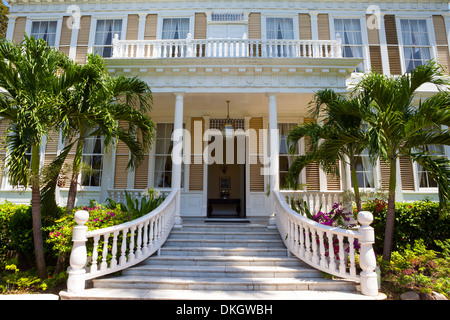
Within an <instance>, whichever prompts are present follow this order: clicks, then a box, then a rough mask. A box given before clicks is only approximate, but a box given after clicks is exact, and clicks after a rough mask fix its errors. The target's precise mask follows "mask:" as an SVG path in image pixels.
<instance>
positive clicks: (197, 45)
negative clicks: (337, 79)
mask: <svg viewBox="0 0 450 320" xmlns="http://www.w3.org/2000/svg"><path fill="white" fill-rule="evenodd" d="M194 57H199V58H342V50H341V41H340V38H339V37H338V38H337V40H261V39H192V37H191V35H190V34H188V36H187V38H186V39H178V40H119V39H118V36H117V35H115V36H114V39H113V55H112V58H113V59H116V58H120V59H122V58H141V59H142V58H144V59H149V58H194Z"/></svg>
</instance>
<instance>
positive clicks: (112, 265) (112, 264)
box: [111, 231, 119, 268]
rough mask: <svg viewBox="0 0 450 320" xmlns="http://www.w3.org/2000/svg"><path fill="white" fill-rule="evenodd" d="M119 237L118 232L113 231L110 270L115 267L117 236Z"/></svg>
mask: <svg viewBox="0 0 450 320" xmlns="http://www.w3.org/2000/svg"><path fill="white" fill-rule="evenodd" d="M118 235H119V231H115V232H114V234H113V244H112V248H111V255H112V258H111V268H115V267H116V266H117V236H118Z"/></svg>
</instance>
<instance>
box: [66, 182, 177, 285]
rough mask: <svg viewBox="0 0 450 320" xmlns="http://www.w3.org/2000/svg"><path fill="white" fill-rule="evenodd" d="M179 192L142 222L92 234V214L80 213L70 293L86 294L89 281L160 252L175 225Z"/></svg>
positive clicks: (174, 193) (76, 216) (73, 236)
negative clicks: (85, 290)
mask: <svg viewBox="0 0 450 320" xmlns="http://www.w3.org/2000/svg"><path fill="white" fill-rule="evenodd" d="M179 193H180V192H179V190H173V191H172V192H171V193H170V195H169V196H168V197H167V198H166V199H165V200H164V202H163V203H162V204H161V205H160V206H158V207H157V208H156V209H155V210H153V211H152V212H150V213H148V214H147V215H145V216H142V217H141V218H139V219H136V220H133V221H130V222H127V223H123V224H120V225H117V226H113V227H109V228H103V229H98V230H94V231H89V232H88V231H87V227H86V226H85V223H86V222H87V221H88V220H89V213H88V212H87V211H84V210H79V211H77V212H76V213H75V221H76V223H77V226H75V227H74V229H73V235H72V241H73V248H72V252H71V255H70V267H69V278H68V280H67V291H68V292H69V293H76V292H80V291H83V290H84V288H85V281H86V280H89V279H92V278H96V277H100V276H103V275H106V274H110V273H113V272H117V271H120V270H123V269H125V268H128V267H130V266H132V265H135V264H137V263H139V262H141V261H143V260H144V259H146V258H147V257H149V256H151V255H152V254H153V253H155V252H156V251H157V250H159V248H160V247H161V246H162V245H163V244H164V242H165V241H166V239H167V237H168V235H169V233H170V231H171V230H172V227H173V225H174V222H175V218H176V214H177V210H179V208H178V207H177V202H178V201H177V200H178V199H177V198H178V197H179ZM88 248H89V249H88ZM88 250H89V254H88ZM88 256H90V259H89V261H88ZM87 264H89V265H87Z"/></svg>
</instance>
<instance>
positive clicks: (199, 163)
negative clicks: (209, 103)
mask: <svg viewBox="0 0 450 320" xmlns="http://www.w3.org/2000/svg"><path fill="white" fill-rule="evenodd" d="M195 122H201V123H202V131H201V132H197V131H196V128H195ZM204 132H205V120H204V119H203V118H202V117H197V118H191V165H190V166H189V190H193V191H201V190H203V154H195V153H194V152H195V150H194V146H195V145H196V144H197V145H199V144H200V145H201V146H202V148H201V151H202V152H203V134H204Z"/></svg>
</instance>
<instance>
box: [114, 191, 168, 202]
mask: <svg viewBox="0 0 450 320" xmlns="http://www.w3.org/2000/svg"><path fill="white" fill-rule="evenodd" d="M126 191H127V193H128V194H129V195H130V197H131V198H132V199H138V200H139V201H140V200H141V199H142V198H143V197H144V196H145V194H146V191H145V190H143V189H127V190H126ZM156 191H158V192H159V194H160V195H161V196H162V197H164V198H167V197H168V196H169V194H170V190H156ZM108 198H111V199H112V200H114V201H115V202H116V203H119V202H123V203H125V204H126V201H127V198H126V196H125V190H124V189H110V190H108Z"/></svg>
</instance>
